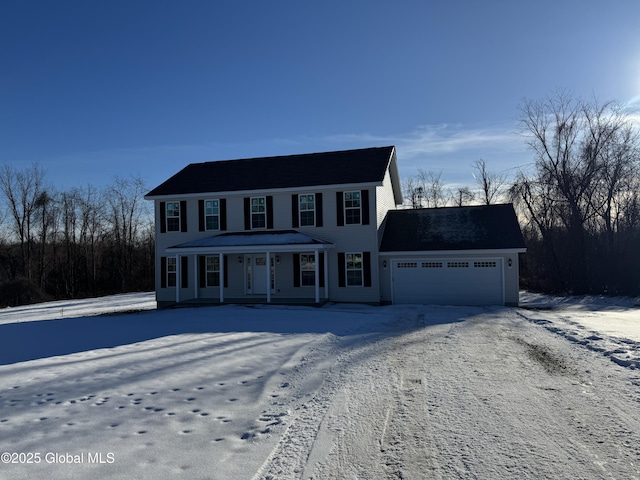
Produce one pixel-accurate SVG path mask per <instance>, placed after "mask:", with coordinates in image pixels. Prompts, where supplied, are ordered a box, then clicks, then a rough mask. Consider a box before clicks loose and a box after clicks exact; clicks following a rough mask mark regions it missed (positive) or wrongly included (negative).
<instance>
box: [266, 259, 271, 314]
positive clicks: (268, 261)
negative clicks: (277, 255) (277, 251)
mask: <svg viewBox="0 0 640 480" xmlns="http://www.w3.org/2000/svg"><path fill="white" fill-rule="evenodd" d="M267 303H271V252H267Z"/></svg>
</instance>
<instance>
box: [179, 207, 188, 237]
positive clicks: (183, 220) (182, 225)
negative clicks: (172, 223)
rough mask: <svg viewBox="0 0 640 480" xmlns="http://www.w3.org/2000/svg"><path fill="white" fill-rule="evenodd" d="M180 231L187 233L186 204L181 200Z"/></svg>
mask: <svg viewBox="0 0 640 480" xmlns="http://www.w3.org/2000/svg"><path fill="white" fill-rule="evenodd" d="M180 231H181V232H186V231H187V202H186V200H182V201H181V202H180Z"/></svg>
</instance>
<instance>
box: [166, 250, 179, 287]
mask: <svg viewBox="0 0 640 480" xmlns="http://www.w3.org/2000/svg"><path fill="white" fill-rule="evenodd" d="M176 265H177V264H176V259H175V257H169V258H167V287H175V286H176V283H177V268H176Z"/></svg>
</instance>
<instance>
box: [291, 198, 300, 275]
mask: <svg viewBox="0 0 640 480" xmlns="http://www.w3.org/2000/svg"><path fill="white" fill-rule="evenodd" d="M296 196H297V195H296ZM293 286H294V287H299V286H300V254H299V253H294V254H293Z"/></svg>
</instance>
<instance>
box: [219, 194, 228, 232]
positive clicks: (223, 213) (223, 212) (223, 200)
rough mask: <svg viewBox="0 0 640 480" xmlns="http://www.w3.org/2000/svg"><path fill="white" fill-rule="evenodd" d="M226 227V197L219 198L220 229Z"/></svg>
mask: <svg viewBox="0 0 640 480" xmlns="http://www.w3.org/2000/svg"><path fill="white" fill-rule="evenodd" d="M226 229H227V199H226V198H221V199H220V230H226Z"/></svg>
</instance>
